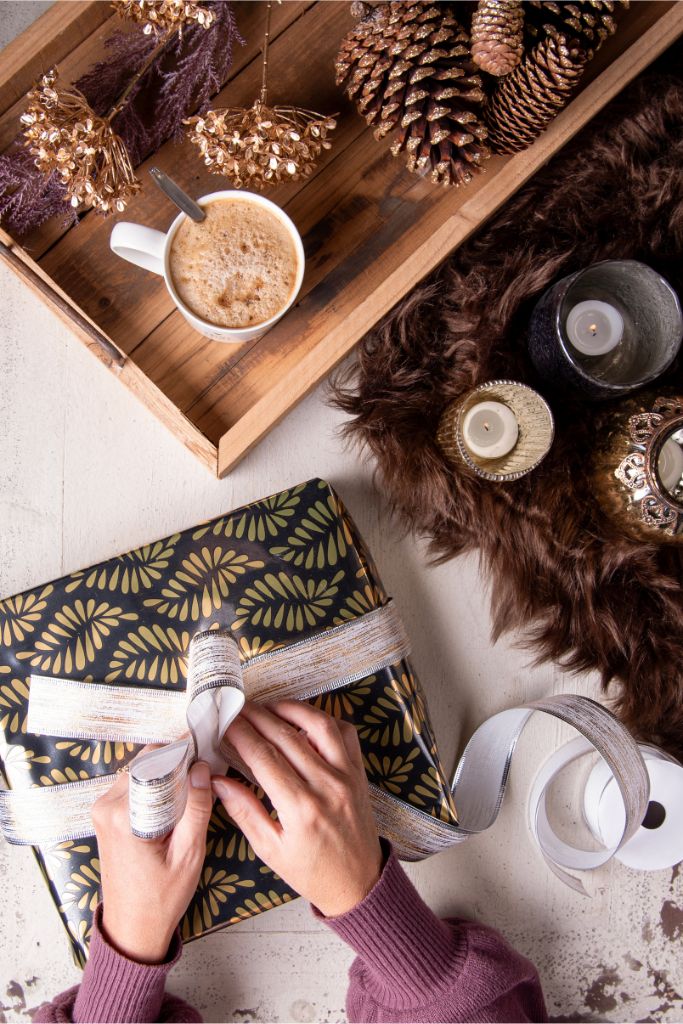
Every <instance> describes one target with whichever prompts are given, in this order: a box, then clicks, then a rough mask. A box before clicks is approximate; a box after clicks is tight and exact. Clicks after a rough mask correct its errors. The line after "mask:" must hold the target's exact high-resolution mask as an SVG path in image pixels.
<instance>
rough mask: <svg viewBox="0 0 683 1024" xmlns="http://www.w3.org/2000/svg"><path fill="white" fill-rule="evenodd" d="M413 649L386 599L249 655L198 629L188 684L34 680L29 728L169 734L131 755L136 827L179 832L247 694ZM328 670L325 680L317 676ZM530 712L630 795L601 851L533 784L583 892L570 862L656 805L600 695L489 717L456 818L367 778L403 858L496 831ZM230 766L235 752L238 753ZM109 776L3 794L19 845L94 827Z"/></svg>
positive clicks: (223, 761)
mask: <svg viewBox="0 0 683 1024" xmlns="http://www.w3.org/2000/svg"><path fill="white" fill-rule="evenodd" d="M409 653H410V645H409V642H408V639H407V636H406V633H405V630H404V628H403V625H402V623H401V620H400V618H399V616H398V614H397V612H396V610H395V608H394V606H393V604H392V603H391V602H390V603H388V604H387V605H385V606H383V607H381V608H377V609H375V610H373V611H371V612H368V613H367V614H365V615H363V616H361V617H359V618H357V619H353V620H352V621H350V622H348V623H345V624H344V625H342V626H336V627H334V628H332V629H328V630H324V631H322V632H320V633H317V634H315V635H313V636H311V637H309V638H307V639H305V640H301V641H299V642H297V643H294V644H290V645H287V646H285V647H282V648H278V649H276V650H274V651H270V652H268V653H267V654H263V655H258V656H256V657H254V658H251V659H249V660H247V661H245V662H244V663H243V664H240V661H239V657H238V653H237V647H236V645H235V642H234V640H233V639H232V637H231V635H230V634H229V633H227V632H226V631H220V630H209V631H206V632H203V633H199V634H197V635H196V636H195V637H194V638H193V640H192V642H191V646H190V659H189V667H188V683H187V688H186V692H185V693H178V692H165V691H162V690H158V689H151V688H148V687H134V686H128V685H123V686H121V685H119V686H115V685H103V684H100V683H85V682H79V681H74V680H68V679H61V678H55V677H46V676H32V677H31V691H30V699H29V716H28V730H29V731H30V732H33V733H45V734H49V735H52V736H63V737H69V738H73V739H88V740H94V739H99V740H104V739H106V740H110V741H119V742H129V743H138V744H141V743H162V744H164V746H163V747H161V748H160V749H158V750H154V751H151V752H149V753H147V754H144V755H142V756H138V757H137V758H136V759H135V760H134V761H133V762H132V763H131V765H130V815H131V828H132V830H133V832H134V833H135V834H136V835H139V836H142V837H143V838H153V837H156V836H160V835H164V834H166V833H167V832H168V831H170V829H172V828H173V826H174V825H175V823H176V822H177V820H178V818H179V817H180V816H181V815H182V812H183V810H184V807H185V800H186V793H187V772H188V770H189V767H190V766H191V764H192V763H193V762H194V761H195V760H196V759H197V758H201V759H203V760H207V761H208V762H209V763H210V765H211V768H212V770H213V771H214V772H222V771H224V770H225V768H226V766H227V764H228V763H229V760H230V759H229V756H228V754H227V752H226V750H225V746H224V742H223V740H224V736H225V732H226V730H227V728H228V727H229V725H230V723H231V722H232V721H233V719H234V718H235V716H236V715H237V714H238V713H239V711H240V709H241V707H242V705H243V703H244V700H245V696H246V697H248V698H249V700H253V701H264V700H276V699H281V698H284V697H293V698H296V699H300V700H304V699H307V698H310V697H313V696H316V695H318V694H321V693H325V692H329V691H332V690H336V689H339V688H341V687H344V686H348V685H349V684H350V683H352V682H354V681H356V680H359V679H363V678H365V677H366V676H369V675H372V674H373V673H376V672H379V671H381V670H382V669H383V668H388V667H390V666H392V665H396V664H399V663H400V662H401V661H402V660H403V659H404V658H406V657H407V656H408V654H409ZM321 680H322V682H321ZM535 712H541V713H543V714H547V715H551V716H552V717H554V718H558V719H560V720H562V721H564V722H567V723H569V724H570V725H572V726H573V727H574V728H575V729H576V730H577V731H578V732H579V733H580V734H581V736H582V737H583V738H584V740H585V741H586V743H587V747H586V749H589V750H591V751H597V752H598V753H599V754H600V755H601V756H602V757H603V759H604V760H605V762H606V763H607V765H608V767H609V769H610V771H611V772H612V774H613V775H614V778H615V780H616V782H617V785H618V787H619V790H620V792H621V795H622V799H623V801H624V811H625V825H624V831H623V835H622V837H621V839H620V841H619V843H618V844H617V845H616V846H615V847H613V848H611V849H605V850H601V851H598V852H590V851H582V850H577V849H574V848H573V847H568V846H567V845H566V844H559V843H558V842H557V837H556V836H555V834H554V832H553V831H552V829H551V828H550V825H549V822H548V820H547V813H546V810H545V797H546V791H547V788H548V785H549V784H550V781H551V779H552V772H551V773H550V774H548V773H547V772H546V773H545V776H544V777H542V779H541V782H540V783H539V782H538V781H537V784H536V787H535V790H534V793H535V795H534V794H532V808H533V810H532V816H531V817H532V820H531V827H532V832H533V834H534V836H535V838H536V840H537V842H538V843H539V846H540V848H541V851H542V853H543V856H544V857H545V859H546V861H547V863H548V865H549V866H550V868H551V869H552V870H553V871H554V872H555V873H556V874H557V875H558V876H559V877H560V878H562V879H563V880H564V881H565V882H567V884H569V885H571V886H572V887H573V888H575V889H579V890H580V891H584V892H585V889H584V887H583V885H582V883H581V882H580V881H578V880H577V879H576V878H574V876H572V875H570V874H568V872H567V869H582V868H588V867H596V866H598V865H599V864H603V863H605V862H606V861H607V860H609V858H610V857H611V856H613V854H614V853H615V852H616V850H618V849H620V848H621V847H622V846H623V845H624V844H625V843H626V842H628V840H629V839H630V838H631V837H632V836H633V835H634V833H635V832H636V831H637V829H638V827H639V825H640V823H641V821H642V820H643V817H644V815H645V811H646V809H647V804H648V796H649V779H648V774H647V770H646V767H645V764H644V762H643V759H642V756H641V754H640V751H639V749H638V746H637V744H636V742H635V740H634V739H633V738H632V737H631V736H630V734H629V733H628V732H627V730H626V729H625V728H624V727H623V726H622V725H621V724H620V723H619V722H618V721H617V720H616V719H615V718H614V716H613V715H612V714H611V713H610V712H609V711H608V710H607V709H606V708H603V707H602V706H601V705H600V704H597V703H596V702H595V701H592V700H590V699H589V698H587V697H582V696H580V695H578V694H562V695H559V696H556V697H549V698H547V699H545V700H540V701H533V702H531V703H529V704H525V705H523V706H521V707H517V708H509V709H507V710H505V711H501V712H500V713H499V714H497V715H493V716H492V717H491V718H489V719H488V720H487V721H485V722H484V723H483V724H482V725H481V726H480V727H479V728H478V729H477V731H476V732H475V733H474V735H473V736H472V738H471V740H470V741H469V743H468V744H467V747H466V748H465V751H464V753H463V755H462V758H461V759H460V762H459V764H458V767H457V770H456V772H455V777H454V779H453V784H452V792H453V796H454V800H455V804H456V807H457V811H458V824H457V825H455V824H452V823H449V822H446V821H442V820H440V819H439V818H436V817H433V816H432V815H430V814H427V813H425V812H423V811H420V810H419V809H418V808H416V807H413V806H411V805H409V804H407V803H404V802H403V801H402V800H399V799H398V798H396V797H394V796H392V795H391V794H390V793H387V792H385V791H384V790H382V789H380V788H379V787H378V786H375V785H373V784H371V785H370V795H371V800H372V805H373V810H374V813H375V817H376V821H377V825H378V829H379V831H380V834H382V835H384V836H386V837H387V838H388V839H390V840H391V841H392V842H393V844H394V846H395V847H396V849H397V852H398V855H399V856H400V857H401V858H402V859H404V860H419V859H421V858H423V857H425V856H428V855H429V854H431V853H435V852H437V851H438V850H442V849H445V848H447V847H450V846H452V845H453V844H454V843H458V842H462V841H463V840H465V839H467V838H468V837H469V836H471V835H476V834H478V833H480V832H483V831H485V830H486V829H487V828H489V827H490V826H491V825H492V824H493V822H494V821H495V819H496V817H497V816H498V812H499V810H500V806H501V803H502V800H503V796H504V793H505V788H506V784H507V778H508V775H509V771H510V766H511V762H512V756H513V753H514V749H515V746H516V743H517V740H518V738H519V736H520V734H521V732H522V730H523V729H524V727H525V725H526V723H527V721H528V720H529V718H530V716H531V715H532V714H534V713H535ZM233 763H234V762H233ZM113 778H114V776H112V775H105V776H98V777H97V778H94V779H88V780H84V781H83V782H74V783H65V784H63V785H56V786H51V787H42V788H33V789H28V790H9V791H7V790H5V791H0V828H1V829H2V832H3V834H4V835H5V838H6V839H8V840H9V842H11V843H17V844H30V845H34V846H42V845H47V844H52V843H56V842H62V841H64V840H67V839H80V838H84V837H85V836H90V835H92V834H93V827H92V821H91V817H90V809H91V807H92V804H93V802H94V801H95V800H96V799H97V797H98V796H100V795H101V794H102V793H103V792H105V791H106V789H107V788H108V787H109V786H110V785H111V784H112V781H113Z"/></svg>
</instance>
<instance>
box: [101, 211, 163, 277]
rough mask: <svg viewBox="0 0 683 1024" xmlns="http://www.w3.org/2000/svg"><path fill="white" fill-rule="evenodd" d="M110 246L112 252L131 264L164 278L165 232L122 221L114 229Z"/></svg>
mask: <svg viewBox="0 0 683 1024" xmlns="http://www.w3.org/2000/svg"><path fill="white" fill-rule="evenodd" d="M109 246H110V248H111V250H112V252H115V253H116V255H117V256H121V258H122V259H124V260H128V262H129V263H135V265H136V266H138V267H142V268H143V270H151V271H152V273H153V274H160V275H161V276H162V277H163V276H164V248H165V246H166V235H165V234H164V233H163V231H156V230H155V229H154V228H146V227H144V226H143V225H142V224H131V223H130V221H125V220H124V221H120V222H119V223H118V224H115V225H114V227H113V229H112V233H111V236H110V238H109Z"/></svg>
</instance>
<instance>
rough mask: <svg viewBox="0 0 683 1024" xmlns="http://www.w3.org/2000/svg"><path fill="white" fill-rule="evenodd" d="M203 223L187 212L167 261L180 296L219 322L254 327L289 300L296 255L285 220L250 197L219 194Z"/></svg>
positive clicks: (206, 317)
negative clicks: (194, 219)
mask: <svg viewBox="0 0 683 1024" xmlns="http://www.w3.org/2000/svg"><path fill="white" fill-rule="evenodd" d="M203 209H204V210H205V212H206V218H205V220H203V221H202V222H201V223H200V224H197V223H196V222H195V221H193V220H190V218H189V217H186V218H185V220H183V221H182V222H181V224H180V227H179V228H178V230H177V231H176V233H175V236H174V238H173V241H172V243H171V251H170V257H169V266H170V271H171V277H172V279H173V284H174V286H175V289H176V291H177V293H178V296H179V298H180V299H181V301H182V302H183V303H184V305H186V306H187V307H188V308H189V309H190V310H191V311H192V312H193V313H194V314H195V315H196V316H198V317H200V318H201V319H202V320H206V321H208V322H209V323H212V324H216V325H217V326H219V327H253V326H255V325H257V324H261V323H263V322H264V321H265V320H269V319H270V318H271V317H272V316H275V314H276V313H279V311H280V310H281V309H282V308H283V307H284V306H286V305H287V303H288V302H289V300H290V298H291V296H292V292H293V290H294V287H295V285H296V277H297V269H298V264H299V259H298V254H297V251H296V248H295V245H294V241H293V239H292V236H291V233H290V232H289V230H288V229H287V227H286V225H285V224H284V223H283V222H282V221H281V220H280V218H279V217H277V216H276V215H275V214H274V213H271V211H270V210H269V209H267V208H266V207H263V206H261V205H260V204H257V203H254V202H251V201H250V200H248V199H215V200H213V201H212V202H210V203H207V204H206V205H205V206H204V207H203Z"/></svg>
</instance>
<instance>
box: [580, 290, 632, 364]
mask: <svg viewBox="0 0 683 1024" xmlns="http://www.w3.org/2000/svg"><path fill="white" fill-rule="evenodd" d="M566 331H567V337H568V338H569V341H570V342H571V344H572V345H573V346H574V348H575V349H576V350H577V352H581V353H582V354H583V355H585V356H604V355H605V354H606V353H607V352H611V351H612V349H613V348H616V347H617V345H618V344H619V342H620V341H621V339H622V337H623V334H624V318H623V316H622V315H621V313H620V312H619V310H618V309H616V308H615V307H614V306H611V305H610V304H609V302H600V301H598V299H587V300H586V301H585V302H577V304H576V305H575V306H573V307H572V309H570V310H569V313H568V315H567V324H566Z"/></svg>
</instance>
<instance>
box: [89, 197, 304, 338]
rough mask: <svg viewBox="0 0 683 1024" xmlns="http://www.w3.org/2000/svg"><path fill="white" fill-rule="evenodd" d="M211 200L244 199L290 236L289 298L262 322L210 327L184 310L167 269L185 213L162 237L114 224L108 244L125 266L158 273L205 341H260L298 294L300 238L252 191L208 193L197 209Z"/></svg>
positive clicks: (279, 212) (301, 271)
mask: <svg viewBox="0 0 683 1024" xmlns="http://www.w3.org/2000/svg"><path fill="white" fill-rule="evenodd" d="M215 199H242V200H245V199H246V200H248V201H249V202H250V203H257V204H258V205H259V206H264V207H265V208H266V209H267V210H270V212H271V213H273V214H275V216H276V217H278V219H279V220H280V221H281V223H282V224H284V226H285V227H286V228H287V230H288V232H289V234H290V236H291V239H292V242H293V243H294V248H295V250H296V254H297V272H296V280H295V282H294V288H293V289H292V294H291V295H290V297H289V301H288V302H287V304H286V305H285V306H283V307H282V309H280V310H278V312H277V313H276V314H275V316H271V317H270V319H268V320H264V321H263V322H262V323H260V324H253V325H251V326H250V327H220V326H219V325H218V324H212V323H210V322H209V321H208V320H202V318H201V317H199V316H197V314H196V313H193V312H192V310H191V309H188V307H187V306H186V305H185V303H184V302H183V301H182V299H181V298H180V296H179V295H178V293H177V291H176V289H175V286H174V284H173V278H172V277H171V273H170V270H169V254H170V251H171V242H172V241H173V236H174V235H175V233H176V231H177V230H178V228H179V226H180V224H181V223H182V221H183V220H184V219H185V216H186V214H184V213H181V214H179V215H178V216H177V217H176V219H175V220H174V221H173V223H172V224H171V226H170V228H169V229H168V231H167V232H166V233H165V234H164V232H163V231H156V230H155V229H154V228H147V227H144V226H143V225H142V224H131V223H130V222H129V221H120V222H119V223H118V224H115V225H114V228H113V230H112V233H111V237H110V239H109V245H110V246H111V249H112V251H113V252H115V253H116V255H117V256H121V257H122V258H123V259H124V260H128V262H129V263H135V264H136V266H138V267H143V268H144V269H145V270H151V271H152V273H154V274H160V275H161V276H162V277H163V279H164V281H165V282H166V287H167V288H168V292H169V295H170V296H171V298H172V299H173V301H174V303H175V304H176V306H177V307H178V309H179V310H180V312H181V313H182V314H183V316H184V317H185V319H186V320H187V322H188V323H189V324H190V325H191V326H192V327H194V329H195V330H196V331H199V332H200V333H201V334H204V335H206V337H207V338H213V340H214V341H228V342H241V341H253V340H255V339H256V338H260V337H261V335H262V334H264V333H265V332H266V331H267V330H268V328H269V327H272V326H273V324H274V323H277V321H278V320H279V319H280V317H281V316H284V314H285V313H286V312H287V310H288V309H289V308H290V306H291V305H292V304H293V303H294V301H295V300H296V297H297V295H298V294H299V289H300V288H301V282H302V281H303V277H304V260H305V257H304V247H303V243H302V241H301V235H300V234H299V232H298V231H297V229H296V227H295V226H294V224H293V223H292V221H291V220H290V218H289V217H288V216H287V214H286V213H285V212H284V211H283V210H281V209H280V207H279V206H277V205H276V204H275V203H273V202H271V201H270V199H265V198H264V197H263V196H260V195H256V194H255V193H253V192H242V191H236V190H234V189H232V190H230V191H224V192H211V193H210V194H209V195H206V196H202V197H201V199H198V200H197V202H198V203H199V205H200V206H205V205H206V204H207V203H210V202H213V201H214V200H215Z"/></svg>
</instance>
